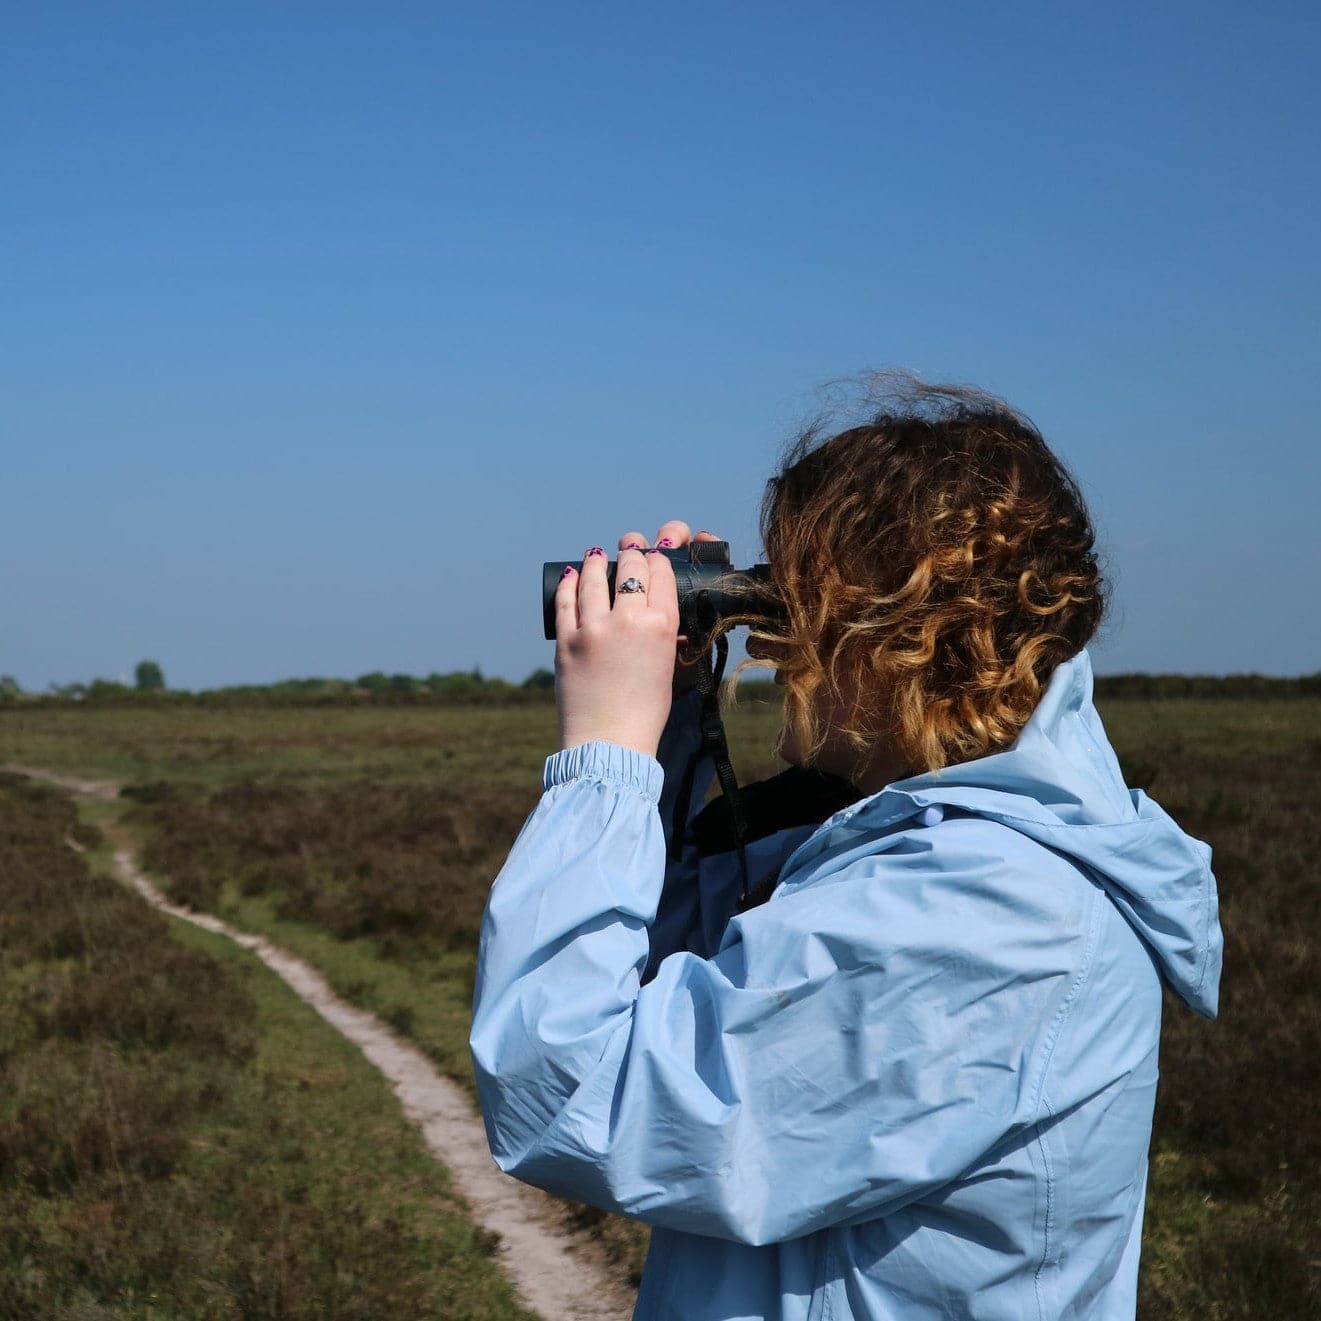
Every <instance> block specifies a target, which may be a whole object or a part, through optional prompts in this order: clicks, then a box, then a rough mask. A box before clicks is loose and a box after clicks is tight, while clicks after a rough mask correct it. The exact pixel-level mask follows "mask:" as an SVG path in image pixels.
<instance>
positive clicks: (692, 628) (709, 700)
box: [680, 591, 748, 898]
mask: <svg viewBox="0 0 1321 1321" xmlns="http://www.w3.org/2000/svg"><path fill="white" fill-rule="evenodd" d="M684 606H685V608H684V610H683V613H682V619H681V624H682V628H683V631H684V633H685V634H686V635H687V637H688V646H689V648H690V649H695V650H696V651H697V691H698V694H699V695H700V696H701V699H702V711H701V730H702V755H703V756H707V757H710V758H711V760H712V762H714V763H715V768H716V778H717V779H718V780H719V781H720V791H721V793H723V794H724V795H725V798H726V800H727V801H728V803H729V816H730V822H731V824H732V826H733V834H734V847H735V849H736V850H737V851H738V866H739V880H740V885H739V893H740V896H741V897H743V898H746V897H747V894H748V856H747V851H746V849H745V847H744V843H745V841H746V839H747V833H748V824H747V819H746V817H745V815H744V812H743V805H742V803H741V802H740V801H739V788H738V779H737V778H736V777H735V775H734V767H733V764H732V763H731V761H730V759H729V740H728V739H727V738H726V737H725V724H724V721H723V720H721V718H720V680H721V677H722V676H723V675H724V673H725V662H726V660H727V659H728V658H729V639H728V638H727V637H726V636H725V634H723V633H721V634H720V635H719V636H718V637H717V638H716V639H715V642H714V644H711V634H712V632H713V631H714V629H715V625H716V622H717V618H716V613H715V610H714V608H713V606H712V603H711V600H710V598H709V597H708V596H707V594H706V593H705V592H701V591H698V592H693V593H691V594H690V595H687V596H686V598H685V601H684ZM712 652H714V653H715V658H716V659H715V663H714V664H713V663H712V660H711V654H712ZM687 788H688V790H689V792H687V793H684V794H681V795H680V802H681V804H682V807H681V810H682V811H683V812H684V815H685V819H686V817H687V810H688V807H689V805H690V804H689V803H688V801H687V800H688V799H689V798H690V796H691V788H692V786H691V783H690V784H689V785H688V786H687Z"/></svg>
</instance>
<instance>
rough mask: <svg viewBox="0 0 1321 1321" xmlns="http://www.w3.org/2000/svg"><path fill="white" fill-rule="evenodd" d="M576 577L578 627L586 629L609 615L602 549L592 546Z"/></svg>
mask: <svg viewBox="0 0 1321 1321" xmlns="http://www.w3.org/2000/svg"><path fill="white" fill-rule="evenodd" d="M636 553H637V552H636V551H635V552H634V554H636ZM577 576H578V626H579V627H580V628H587V627H589V626H590V625H591V624H593V623H595V622H598V621H599V620H601V619H602V618H604V617H605V616H606V615H608V614H609V613H610V587H609V584H608V582H607V580H606V554H605V550H604V549H603V548H602V547H600V546H593V547H592V548H591V550H589V551H588V552H587V553H586V554H585V555H584V556H583V568H582V573H580V574H579V575H577Z"/></svg>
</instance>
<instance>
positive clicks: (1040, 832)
mask: <svg viewBox="0 0 1321 1321" xmlns="http://www.w3.org/2000/svg"><path fill="white" fill-rule="evenodd" d="M915 808H916V809H919V810H921V809H929V808H935V809H938V810H943V809H945V808H953V809H957V810H959V811H963V812H967V813H970V814H973V815H976V816H981V817H986V818H988V819H990V820H993V821H998V822H1001V823H1003V824H1004V825H1006V826H1009V827H1010V828H1012V829H1014V830H1017V831H1018V832H1020V833H1021V834H1024V835H1027V836H1028V837H1029V838H1031V839H1034V840H1036V841H1038V842H1039V843H1041V844H1044V845H1045V846H1046V847H1047V848H1050V849H1052V850H1054V851H1056V852H1058V853H1063V854H1066V855H1067V856H1068V857H1070V858H1073V859H1074V860H1075V861H1076V862H1078V863H1079V864H1080V865H1081V866H1082V867H1083V868H1084V869H1085V870H1086V871H1087V872H1088V874H1089V875H1091V876H1092V877H1093V878H1094V879H1095V880H1096V881H1097V882H1098V883H1099V884H1100V885H1101V886H1102V887H1104V889H1105V891H1106V893H1107V894H1108V895H1109V897H1110V899H1111V901H1112V902H1113V903H1114V905H1115V907H1116V908H1118V909H1119V911H1120V912H1121V913H1122V914H1123V915H1124V917H1125V919H1126V920H1127V921H1128V923H1129V924H1130V925H1131V926H1132V927H1133V929H1134V930H1135V931H1136V932H1137V933H1138V935H1139V936H1140V937H1141V938H1142V940H1143V941H1144V942H1145V944H1146V945H1147V947H1148V949H1150V950H1151V952H1152V954H1153V955H1154V957H1155V959H1156V961H1157V963H1158V965H1159V967H1160V969H1161V972H1162V974H1163V975H1164V977H1165V980H1166V981H1167V982H1168V983H1169V985H1170V986H1171V987H1172V988H1173V989H1174V991H1175V992H1176V993H1177V994H1178V996H1179V998H1180V999H1181V1000H1182V1001H1183V1002H1184V1004H1186V1005H1187V1006H1188V1008H1190V1009H1192V1010H1193V1011H1195V1012H1196V1013H1198V1014H1201V1015H1203V1016H1204V1017H1207V1018H1214V1017H1215V1015H1216V1011H1217V1007H1218V1000H1219V985H1220V964H1221V953H1222V948H1223V940H1222V936H1221V933H1220V924H1219V914H1218V904H1217V897H1216V884H1215V877H1214V876H1213V875H1212V873H1211V866H1210V862H1211V850H1210V848H1209V847H1208V846H1207V845H1206V844H1204V843H1203V842H1202V841H1201V840H1198V839H1194V838H1193V837H1192V836H1191V835H1188V834H1185V833H1184V831H1182V830H1180V829H1179V827H1178V826H1177V825H1175V823H1174V821H1173V820H1171V818H1170V817H1169V816H1168V815H1167V814H1166V813H1165V811H1164V810H1163V809H1162V808H1161V807H1160V806H1159V805H1158V804H1157V803H1155V802H1153V801H1152V800H1151V799H1150V798H1148V797H1147V795H1146V794H1144V793H1143V792H1142V791H1141V790H1140V789H1129V788H1128V787H1127V786H1126V785H1125V783H1124V777H1123V774H1122V773H1121V771H1120V769H1119V761H1118V759H1117V758H1116V756H1115V754H1114V750H1113V749H1112V748H1111V746H1110V742H1109V740H1108V739H1107V738H1106V734H1105V730H1104V728H1103V727H1102V725H1101V719H1100V716H1099V715H1098V714H1097V711H1096V708H1095V706H1094V705H1093V703H1092V667H1091V661H1090V658H1089V657H1088V654H1087V652H1086V651H1082V652H1079V654H1078V655H1077V656H1075V657H1073V659H1072V660H1069V661H1066V662H1065V663H1064V664H1062V665H1060V666H1059V667H1058V668H1057V669H1056V670H1055V672H1054V674H1053V675H1052V676H1051V679H1050V683H1049V684H1048V685H1047V688H1046V691H1045V693H1044V694H1043V696H1042V698H1041V701H1040V702H1039V703H1038V705H1037V708H1036V710H1035V711H1034V712H1033V714H1032V717H1031V718H1030V719H1029V720H1028V722H1027V724H1026V725H1025V726H1024V728H1023V730H1022V732H1021V733H1020V734H1019V736H1018V738H1017V739H1016V740H1015V741H1014V743H1013V744H1012V746H1010V747H1009V748H1008V749H1006V750H1005V751H1004V752H1000V753H995V754H993V755H992V756H989V757H979V758H977V759H976V760H975V761H968V762H963V763H961V764H959V765H957V766H949V767H946V768H945V769H943V770H940V771H933V772H928V773H926V774H923V775H915V776H911V777H909V778H908V779H905V780H897V781H895V782H894V783H893V784H891V785H889V786H888V787H887V788H885V789H883V790H881V792H880V793H878V794H874V795H872V796H871V797H869V798H864V799H863V800H861V802H859V803H857V804H855V805H854V806H853V807H852V808H850V809H846V810H845V811H844V812H842V813H838V814H837V815H836V817H835V818H833V819H832V821H833V822H835V823H838V824H839V825H841V826H843V825H845V823H847V829H846V830H845V831H844V832H841V833H843V834H846V835H847V836H850V837H852V838H853V839H856V838H857V836H856V834H855V831H871V830H874V829H875V828H876V827H878V826H881V825H889V824H892V823H893V822H895V821H896V820H899V819H902V818H903V817H906V816H911V815H913V813H914V809H915ZM830 824H831V823H824V825H826V826H829V825H830ZM821 833H823V834H829V833H831V832H828V831H825V830H823V832H821ZM836 839H837V841H838V842H841V843H843V842H844V841H843V840H841V839H839V836H838V835H837V836H836ZM821 843H822V844H823V845H825V847H827V848H829V847H830V843H829V842H828V840H826V839H822V840H821ZM808 847H809V848H810V847H811V846H810V843H809V846H808ZM846 847H847V845H846ZM813 851H814V850H813Z"/></svg>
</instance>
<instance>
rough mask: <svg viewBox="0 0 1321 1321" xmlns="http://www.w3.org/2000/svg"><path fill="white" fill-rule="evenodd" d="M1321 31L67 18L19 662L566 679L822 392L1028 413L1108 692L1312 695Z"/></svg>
mask: <svg viewBox="0 0 1321 1321" xmlns="http://www.w3.org/2000/svg"><path fill="white" fill-rule="evenodd" d="M1318 68H1321V10H1318V9H1317V7H1316V6H1315V5H1308V4H1301V3H1300V4H1265V5H1259V6H1254V7H1252V8H1251V9H1249V7H1247V6H1239V5H1229V4H1218V3H1202V4H1191V3H1188V4H1169V5H1159V6H1152V5H1138V4H1123V3H1121V4H1109V5H1105V6H1088V7H1085V8H1084V7H1080V6H1063V5H1054V4H1044V3H1043V4H1007V5H994V6H991V5H982V4H972V3H968V4H929V5H902V6H901V5H889V4H858V3H851V4H822V5H815V6H808V5H805V4H777V3H761V4H750V3H743V4H721V3H704V4H693V3H669V4H666V5H664V6H659V5H657V6H637V5H620V4H573V3H566V4H561V5H546V4H513V3H490V4H481V5H478V4H443V5H436V4H427V5H422V4H385V5H379V6H370V7H369V6H364V5H346V4H337V3H318V4H315V5H313V4H310V3H281V4H279V5H267V4H263V5H253V4H244V3H227V4H225V5H214V6H182V5H166V4H163V3H160V4H155V5H142V4H131V3H127V4H123V5H115V6H110V5H105V4H99V3H98V4H86V5H77V4H61V3H59V2H58V0H56V2H55V3H52V4H49V5H43V6H27V7H24V8H22V9H15V10H12V11H11V12H10V13H9V14H8V16H7V17H6V21H5V39H4V42H3V43H0V114H2V116H3V119H2V120H0V169H2V171H3V178H4V179H5V181H6V183H5V187H4V190H3V191H4V195H3V199H2V200H0V304H2V305H3V315H2V316H0V460H2V462H3V467H2V469H0V472H2V473H3V480H2V482H0V555H2V556H3V561H2V562H3V566H4V573H3V578H0V599H3V601H4V614H5V618H4V623H3V627H2V630H0V672H4V673H12V674H15V675H17V676H18V678H19V679H20V681H21V682H22V683H23V684H24V685H25V686H27V687H31V688H40V687H44V686H45V685H46V684H47V683H48V682H51V681H57V682H68V681H71V680H75V679H88V678H90V677H92V676H94V675H106V676H112V677H113V676H116V675H119V674H122V673H126V672H129V671H131V669H132V667H133V664H134V663H135V662H136V661H137V660H138V659H140V658H142V657H144V656H151V657H155V658H157V659H159V660H160V661H161V662H162V663H163V664H164V666H165V669H166V672H167V675H168V676H169V678H170V680H171V681H172V682H173V683H174V684H177V685H180V686H188V687H199V686H210V685H217V684H222V683H232V682H242V681H265V680H271V679H276V678H280V677H285V676H289V675H306V674H336V675H347V676H351V675H354V674H357V673H361V672H363V671H365V670H371V669H378V668H379V669H385V670H387V671H395V670H409V671H415V672H429V671H432V670H448V669H454V668H468V667H471V666H473V665H481V666H482V667H483V669H484V670H485V671H486V672H487V673H492V674H504V675H506V676H509V677H512V678H521V677H522V676H523V675H524V674H526V673H527V672H528V671H530V670H531V669H532V668H534V667H535V666H537V665H540V664H545V663H548V661H549V645H548V644H547V643H545V642H543V641H542V639H541V637H540V630H539V613H538V601H537V590H538V585H539V563H540V561H541V560H542V559H543V558H561V557H567V556H571V555H574V554H577V553H580V552H581V550H582V549H583V548H584V547H586V546H588V545H590V544H592V543H594V542H603V543H605V544H610V541H611V540H613V538H614V537H615V536H617V535H618V534H619V533H620V532H622V531H625V530H627V529H628V528H630V527H634V526H640V527H642V528H643V529H650V528H652V527H654V526H655V525H656V524H657V523H659V522H660V521H661V520H663V519H664V518H667V517H672V516H677V517H684V518H688V519H690V520H691V521H692V522H693V524H694V526H702V527H708V528H711V529H713V530H716V531H719V532H722V533H725V534H726V535H728V536H729V537H730V539H731V540H732V541H733V543H734V548H735V553H736V555H737V556H738V557H739V558H740V559H744V560H750V559H752V558H754V557H755V555H756V552H757V549H758V547H757V538H756V510H757V503H758V500H759V498H760V493H761V487H762V483H763V482H764V480H765V478H766V476H767V475H768V474H769V473H770V471H771V470H772V468H773V466H774V464H775V462H776V459H777V457H778V455H779V453H780V450H781V448H782V446H783V444H784V443H785V441H786V440H787V439H788V438H789V436H790V435H791V433H792V431H793V429H794V427H795V425H796V424H797V423H798V422H799V421H800V420H801V419H802V418H803V417H804V416H805V415H807V414H808V413H810V412H811V410H812V408H813V406H814V403H815V400H816V393H815V392H816V389H817V387H818V386H820V385H821V384H822V383H823V382H826V381H828V380H831V379H834V378H837V377H840V376H842V375H848V374H851V373H855V372H858V371H862V370H865V369H867V368H869V367H878V366H886V365H899V366H905V367H909V368H912V369H914V370H917V371H919V372H921V373H923V374H925V375H928V376H931V377H935V378H945V379H958V380H969V381H973V382H976V383H978V384H980V385H983V386H986V387H988V388H990V389H993V390H995V391H997V392H999V393H1001V394H1003V395H1004V396H1006V397H1007V398H1008V399H1009V400H1011V401H1012V402H1013V403H1015V404H1016V405H1017V406H1019V407H1021V408H1022V409H1024V410H1025V411H1026V412H1028V413H1029V414H1030V415H1031V416H1032V417H1033V418H1034V419H1035V420H1036V421H1037V422H1038V424H1039V425H1040V426H1041V427H1042V429H1043V430H1044V432H1045V433H1046V435H1047V437H1048V439H1050V440H1051V441H1052V443H1053V444H1054V445H1055V447H1056V448H1057V450H1058V451H1059V452H1060V453H1061V454H1062V455H1063V456H1064V457H1065V458H1066V460H1067V461H1068V462H1069V463H1070V465H1071V466H1072V467H1073V468H1074V470H1075V472H1076V473H1077V474H1078V476H1079V477H1080V479H1081V481H1082V483H1083V486H1084V488H1085V490H1086V491H1087V493H1088V495H1089V498H1090V501H1091V504H1092V507H1093V512H1094V513H1095V515H1096V518H1097V522H1098V523H1099V525H1100V529H1101V534H1102V537H1103V540H1104V544H1105V547H1106V552H1107V556H1108V560H1109V563H1110V568H1111V575H1112V578H1113V581H1114V597H1115V605H1114V609H1113V611H1112V614H1111V618H1110V622H1109V624H1108V625H1107V628H1106V632H1105V634H1104V636H1103V637H1102V638H1101V640H1100V642H1099V643H1098V645H1097V647H1096V648H1095V651H1096V657H1097V664H1098V668H1099V669H1101V670H1103V671H1114V670H1123V669H1148V670H1182V671H1194V670H1195V671H1199V672H1223V671H1238V670H1260V671H1264V672H1268V673H1298V672H1303V671H1308V672H1310V671H1314V670H1317V669H1318V668H1321V611H1318V609H1317V606H1316V601H1317V596H1318V591H1317V587H1316V581H1317V578H1318V570H1321V533H1319V532H1318V530H1317V529H1318V514H1317V512H1316V506H1317V502H1318V501H1317V497H1318V494H1319V492H1321V481H1318V478H1321V462H1319V461H1318V457H1317V454H1318V427H1317V421H1316V409H1315V404H1314V396H1315V386H1316V378H1317V365H1318V363H1319V362H1321V327H1319V324H1318V311H1319V309H1321V296H1319V295H1321V289H1319V288H1318V286H1319V284H1321V280H1319V278H1318V277H1319V275H1321V258H1319V257H1318V242H1317V222H1316V217H1317V215H1318V212H1319V211H1321V186H1319V185H1321V150H1319V148H1321V142H1319V141H1318V139H1319V138H1321V94H1319V93H1318V85H1321V79H1318V77H1317V70H1318Z"/></svg>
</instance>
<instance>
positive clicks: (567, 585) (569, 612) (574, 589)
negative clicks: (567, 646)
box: [555, 564, 578, 641]
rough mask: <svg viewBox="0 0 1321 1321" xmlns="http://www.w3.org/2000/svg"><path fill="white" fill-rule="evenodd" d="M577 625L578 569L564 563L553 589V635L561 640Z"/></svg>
mask: <svg viewBox="0 0 1321 1321" xmlns="http://www.w3.org/2000/svg"><path fill="white" fill-rule="evenodd" d="M577 627H578V570H577V569H575V568H574V567H573V565H571V564H570V565H566V566H565V569H564V572H563V573H562V574H561V575H560V583H559V586H558V587H556V589H555V637H556V639H557V640H559V641H563V640H564V639H565V638H567V637H568V636H569V634H570V633H572V632H573V630H574V629H576V628H577Z"/></svg>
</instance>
